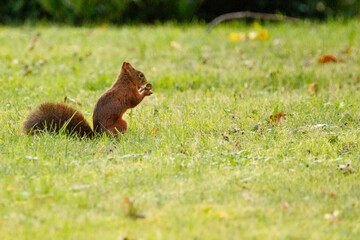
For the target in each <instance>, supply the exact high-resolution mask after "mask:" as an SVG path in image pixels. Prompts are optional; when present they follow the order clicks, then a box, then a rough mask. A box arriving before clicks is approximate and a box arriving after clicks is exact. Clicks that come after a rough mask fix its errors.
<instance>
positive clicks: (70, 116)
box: [24, 103, 93, 136]
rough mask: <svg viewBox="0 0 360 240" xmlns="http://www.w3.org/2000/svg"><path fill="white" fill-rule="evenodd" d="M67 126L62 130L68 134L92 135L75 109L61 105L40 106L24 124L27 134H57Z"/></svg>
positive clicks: (46, 104) (87, 125)
mask: <svg viewBox="0 0 360 240" xmlns="http://www.w3.org/2000/svg"><path fill="white" fill-rule="evenodd" d="M64 124H67V125H66V127H65V128H64V130H66V131H67V132H69V133H76V134H79V135H80V136H84V135H87V136H90V135H93V131H92V129H91V127H90V126H89V124H88V123H87V122H86V120H85V118H84V116H83V115H82V114H81V113H80V112H78V111H77V110H76V109H74V108H71V107H69V106H68V105H66V104H63V103H43V104H41V105H40V106H39V107H38V108H37V109H36V110H35V111H34V112H33V113H31V114H30V116H29V117H28V118H27V119H26V121H25V123H24V129H25V132H26V133H27V134H29V133H30V134H33V133H38V132H39V131H43V130H46V131H50V132H59V131H60V129H61V128H62V127H63V126H64Z"/></svg>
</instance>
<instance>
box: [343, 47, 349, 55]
mask: <svg viewBox="0 0 360 240" xmlns="http://www.w3.org/2000/svg"><path fill="white" fill-rule="evenodd" d="M342 53H343V54H350V53H351V47H347V48H345V49H344V50H343V51H342Z"/></svg>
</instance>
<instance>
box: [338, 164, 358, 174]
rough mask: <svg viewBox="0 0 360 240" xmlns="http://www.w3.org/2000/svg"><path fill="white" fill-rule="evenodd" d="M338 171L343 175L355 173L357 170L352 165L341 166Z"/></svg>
mask: <svg viewBox="0 0 360 240" xmlns="http://www.w3.org/2000/svg"><path fill="white" fill-rule="evenodd" d="M338 169H339V170H340V171H341V172H343V173H354V172H356V170H355V169H354V168H353V167H352V166H351V163H347V164H345V165H339V166H338Z"/></svg>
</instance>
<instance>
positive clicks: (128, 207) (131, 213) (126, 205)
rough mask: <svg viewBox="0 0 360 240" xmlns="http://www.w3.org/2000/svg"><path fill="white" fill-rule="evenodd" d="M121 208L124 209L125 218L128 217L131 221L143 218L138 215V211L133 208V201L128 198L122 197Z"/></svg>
mask: <svg viewBox="0 0 360 240" xmlns="http://www.w3.org/2000/svg"><path fill="white" fill-rule="evenodd" d="M122 206H123V209H124V211H125V213H126V216H127V217H130V218H133V219H137V218H145V216H144V215H140V214H138V210H137V208H136V207H135V204H134V200H132V199H130V198H129V197H124V200H123V204H122Z"/></svg>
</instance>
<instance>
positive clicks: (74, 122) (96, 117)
mask: <svg viewBox="0 0 360 240" xmlns="http://www.w3.org/2000/svg"><path fill="white" fill-rule="evenodd" d="M146 83H147V80H146V77H145V75H144V74H143V73H142V72H141V71H139V70H137V69H135V68H133V67H132V66H131V64H130V63H128V62H124V63H123V65H122V68H121V72H120V74H119V76H118V77H117V79H116V81H115V83H114V84H113V85H112V87H111V88H109V89H108V90H107V91H106V92H105V93H103V94H102V95H101V97H100V98H99V100H98V101H97V103H96V104H95V108H94V114H93V129H94V130H92V129H91V127H90V125H89V124H88V123H87V121H86V119H85V117H84V115H82V114H81V113H80V112H78V111H77V110H76V109H74V108H72V107H70V106H68V105H66V104H64V103H48V102H46V103H42V104H40V106H39V107H38V108H37V109H36V110H35V111H34V112H32V113H31V114H30V115H29V117H28V118H27V119H26V120H25V123H24V130H25V132H26V133H27V134H34V133H38V132H40V131H44V130H46V131H51V132H59V131H60V130H61V129H64V130H66V131H67V132H69V133H75V134H77V135H79V136H89V137H91V136H94V135H95V133H101V134H102V133H109V134H113V135H117V134H118V133H124V132H125V131H126V129H127V123H126V121H125V120H124V119H123V115H124V113H125V112H126V110H127V109H129V108H134V107H136V106H137V105H138V104H139V103H140V102H141V101H142V100H143V99H144V98H145V96H150V95H151V94H152V92H151V91H150V89H151V84H148V85H147V86H146V88H142V87H141V86H142V85H145V84H146Z"/></svg>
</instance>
